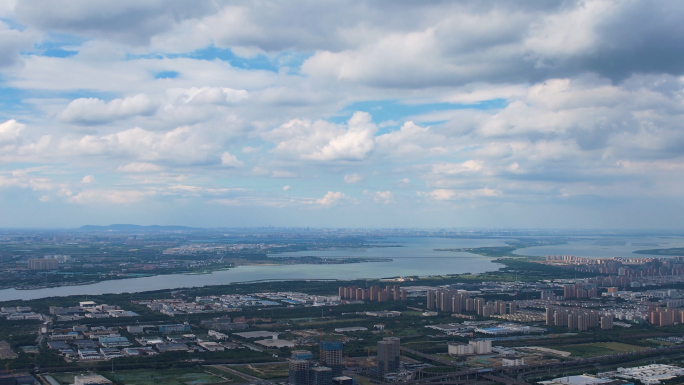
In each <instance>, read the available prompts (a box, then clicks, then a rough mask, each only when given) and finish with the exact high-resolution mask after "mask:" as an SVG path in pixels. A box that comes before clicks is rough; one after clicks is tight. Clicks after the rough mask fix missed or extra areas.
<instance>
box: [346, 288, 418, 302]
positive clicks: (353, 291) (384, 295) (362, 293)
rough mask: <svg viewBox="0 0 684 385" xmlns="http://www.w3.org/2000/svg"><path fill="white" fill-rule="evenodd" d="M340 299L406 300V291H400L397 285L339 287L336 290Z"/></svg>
mask: <svg viewBox="0 0 684 385" xmlns="http://www.w3.org/2000/svg"><path fill="white" fill-rule="evenodd" d="M338 294H339V296H340V299H351V300H360V301H377V302H385V301H392V300H393V301H399V300H402V301H404V300H406V291H404V290H401V288H400V287H399V285H387V286H385V287H384V288H382V287H380V286H371V287H369V288H368V289H364V288H361V287H358V286H340V287H339V289H338Z"/></svg>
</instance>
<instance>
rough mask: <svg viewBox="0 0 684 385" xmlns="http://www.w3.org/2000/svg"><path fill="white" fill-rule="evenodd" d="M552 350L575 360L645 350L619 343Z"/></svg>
mask: <svg viewBox="0 0 684 385" xmlns="http://www.w3.org/2000/svg"><path fill="white" fill-rule="evenodd" d="M553 348H554V349H558V350H563V351H566V352H570V353H572V357H575V358H588V357H597V356H605V355H610V354H618V353H625V352H632V351H638V350H644V349H646V348H645V347H643V346H638V345H629V344H623V343H621V342H596V343H590V344H578V345H566V346H554V347H553Z"/></svg>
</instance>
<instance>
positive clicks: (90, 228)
mask: <svg viewBox="0 0 684 385" xmlns="http://www.w3.org/2000/svg"><path fill="white" fill-rule="evenodd" d="M77 230H81V231H148V232H153V231H193V230H202V229H199V228H197V227H187V226H158V225H152V226H140V225H128V224H117V225H109V226H96V225H85V226H81V227H79V228H78V229H77Z"/></svg>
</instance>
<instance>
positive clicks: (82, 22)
mask: <svg viewBox="0 0 684 385" xmlns="http://www.w3.org/2000/svg"><path fill="white" fill-rule="evenodd" d="M215 10H216V5H215V3H214V2H213V1H210V0H193V1H182V0H169V1H158V0H117V1H106V0H95V1H93V0H73V1H72V0H65V1H52V0H36V1H20V2H18V3H17V7H16V10H15V12H16V18H17V20H18V21H19V22H20V23H23V24H26V25H28V26H30V27H34V28H38V29H41V30H45V31H53V32H62V33H73V34H76V35H79V36H81V37H83V38H86V39H90V38H94V37H98V38H104V39H111V40H114V41H117V42H122V43H127V44H134V45H144V44H148V43H149V41H150V38H151V37H152V36H154V35H156V34H159V33H162V32H165V31H168V30H170V29H172V28H173V27H174V26H176V25H177V24H178V23H180V22H182V21H183V20H186V19H189V18H196V17H200V16H203V15H206V14H208V13H210V12H212V11H215Z"/></svg>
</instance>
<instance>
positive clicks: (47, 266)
mask: <svg viewBox="0 0 684 385" xmlns="http://www.w3.org/2000/svg"><path fill="white" fill-rule="evenodd" d="M28 268H29V269H30V270H56V269H59V260H57V259H52V258H49V259H48V258H31V259H29V261H28Z"/></svg>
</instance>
